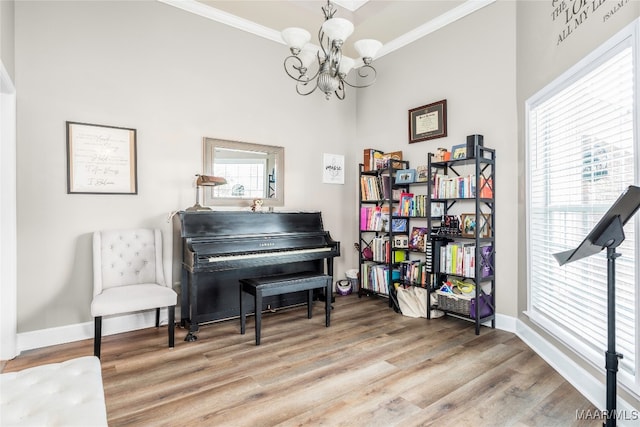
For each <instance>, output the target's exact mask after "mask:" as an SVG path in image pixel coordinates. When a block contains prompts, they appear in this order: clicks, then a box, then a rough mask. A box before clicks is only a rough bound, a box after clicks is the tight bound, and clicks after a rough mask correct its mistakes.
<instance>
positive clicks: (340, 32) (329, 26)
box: [322, 18, 353, 43]
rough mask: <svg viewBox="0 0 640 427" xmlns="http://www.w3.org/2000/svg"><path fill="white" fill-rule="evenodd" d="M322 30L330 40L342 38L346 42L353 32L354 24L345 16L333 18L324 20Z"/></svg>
mask: <svg viewBox="0 0 640 427" xmlns="http://www.w3.org/2000/svg"><path fill="white" fill-rule="evenodd" d="M322 31H323V32H324V34H325V35H326V36H327V37H328V38H329V40H340V41H342V42H343V43H344V42H345V41H346V40H347V38H348V37H349V36H350V35H351V34H352V33H353V24H352V23H351V22H350V21H348V20H346V19H344V18H331V19H327V20H326V21H324V24H322Z"/></svg>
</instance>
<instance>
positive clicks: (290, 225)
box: [179, 211, 324, 238]
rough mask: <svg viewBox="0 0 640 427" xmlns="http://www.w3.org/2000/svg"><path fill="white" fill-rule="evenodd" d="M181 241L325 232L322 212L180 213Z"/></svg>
mask: <svg viewBox="0 0 640 427" xmlns="http://www.w3.org/2000/svg"><path fill="white" fill-rule="evenodd" d="M179 216H180V222H181V227H180V237H183V238H185V237H190V238H199V237H210V236H221V235H238V236H240V235H255V234H278V233H309V232H317V231H322V230H324V228H323V225H322V215H321V213H320V212H249V211H200V212H197V211H193V212H186V211H181V212H179Z"/></svg>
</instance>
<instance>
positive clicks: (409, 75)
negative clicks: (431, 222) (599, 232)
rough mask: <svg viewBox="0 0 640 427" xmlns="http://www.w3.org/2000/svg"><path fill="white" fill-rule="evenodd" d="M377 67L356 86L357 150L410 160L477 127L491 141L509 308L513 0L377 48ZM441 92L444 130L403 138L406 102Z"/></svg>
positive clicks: (500, 270) (513, 243)
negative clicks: (396, 46) (370, 79)
mask: <svg viewBox="0 0 640 427" xmlns="http://www.w3.org/2000/svg"><path fill="white" fill-rule="evenodd" d="M376 67H377V69H378V74H379V76H380V77H379V79H378V81H377V82H376V84H375V86H372V87H371V88H368V89H366V90H362V91H360V92H359V93H358V112H357V123H358V128H357V141H358V143H357V145H358V146H359V149H360V151H362V150H361V149H364V148H367V147H372V148H379V149H382V150H384V151H396V150H402V151H403V157H404V158H405V159H409V160H410V161H411V163H410V164H411V166H412V167H414V166H417V165H420V164H426V163H427V153H429V152H435V150H436V149H437V148H438V147H446V148H447V149H449V150H450V149H451V147H452V146H453V145H456V144H463V143H465V142H466V136H467V135H471V134H482V135H484V143H485V146H487V147H490V148H494V149H496V159H497V165H496V194H495V196H496V223H497V226H496V253H497V256H496V258H497V259H496V277H497V280H496V288H497V289H496V306H497V312H498V313H500V314H504V315H508V316H516V299H517V293H516V292H517V288H516V284H515V282H514V280H513V278H515V277H516V276H517V268H516V263H515V259H516V258H515V255H516V253H515V248H516V247H517V240H516V233H515V231H516V230H517V228H518V224H517V222H516V214H517V210H516V207H517V193H516V190H517V187H516V181H517V168H516V154H517V144H516V137H517V132H516V104H515V88H516V82H515V3H514V2H496V3H493V4H491V5H489V6H486V7H484V8H483V9H480V10H479V11H477V12H475V13H473V14H471V15H469V16H467V17H465V18H463V19H461V20H459V21H456V22H455V23H453V24H450V25H448V26H446V27H444V28H442V29H440V30H438V31H436V32H434V33H432V34H430V35H429V36H427V37H425V38H423V39H420V40H418V41H415V42H413V43H412V44H410V45H408V46H406V47H404V48H402V49H401V50H398V51H396V52H393V53H391V54H389V55H386V56H384V57H383V58H381V59H380V60H379V61H376ZM441 99H446V100H447V112H448V120H447V122H448V136H447V137H445V138H438V139H434V140H429V141H424V142H418V143H413V144H409V143H408V110H410V109H412V108H415V107H419V106H421V105H425V104H429V103H432V102H435V101H439V100H441ZM360 155H361V154H360ZM360 161H362V160H360ZM354 191H357V189H354ZM354 209H355V208H354ZM414 222H415V221H414ZM418 225H419V224H418ZM355 232H356V230H354V233H355Z"/></svg>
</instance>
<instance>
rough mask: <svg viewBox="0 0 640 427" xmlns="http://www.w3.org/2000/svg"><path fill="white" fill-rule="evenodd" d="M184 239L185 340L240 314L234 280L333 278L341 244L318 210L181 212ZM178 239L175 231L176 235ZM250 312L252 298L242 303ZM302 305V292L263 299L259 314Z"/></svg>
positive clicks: (179, 221) (178, 224) (178, 218)
mask: <svg viewBox="0 0 640 427" xmlns="http://www.w3.org/2000/svg"><path fill="white" fill-rule="evenodd" d="M175 225H176V227H177V228H178V229H179V233H180V237H181V241H182V262H181V265H182V268H181V270H182V272H181V325H182V326H183V327H185V328H187V327H188V328H189V333H188V334H187V337H186V338H185V341H192V340H195V339H196V337H195V335H194V333H195V332H197V331H198V329H199V325H200V324H202V323H206V322H212V321H216V320H222V319H228V318H232V317H237V316H239V315H240V302H239V292H238V286H239V285H238V281H239V280H240V279H244V278H253V277H264V276H271V275H279V274H288V273H299V272H303V271H313V272H318V273H326V274H329V275H333V258H334V257H336V256H340V242H336V241H334V240H333V239H332V238H331V236H330V235H329V232H328V231H325V230H324V228H323V226H322V216H321V214H320V212H249V211H194V212H187V211H182V212H179V213H178V215H176V217H175ZM174 235H177V233H174ZM242 301H243V304H246V307H248V311H249V312H253V311H254V310H255V307H254V303H253V299H252V298H249V297H248V296H247V299H243V300H242ZM305 302H306V296H305V293H304V292H297V293H292V294H285V295H277V296H273V297H267V298H264V301H263V306H262V307H261V309H262V310H270V309H276V308H281V307H287V306H291V305H296V304H302V303H305Z"/></svg>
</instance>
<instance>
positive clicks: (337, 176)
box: [322, 153, 344, 184]
mask: <svg viewBox="0 0 640 427" xmlns="http://www.w3.org/2000/svg"><path fill="white" fill-rule="evenodd" d="M322 182H323V183H325V184H344V156H343V155H341V154H327V153H325V154H324V155H323V157H322Z"/></svg>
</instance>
